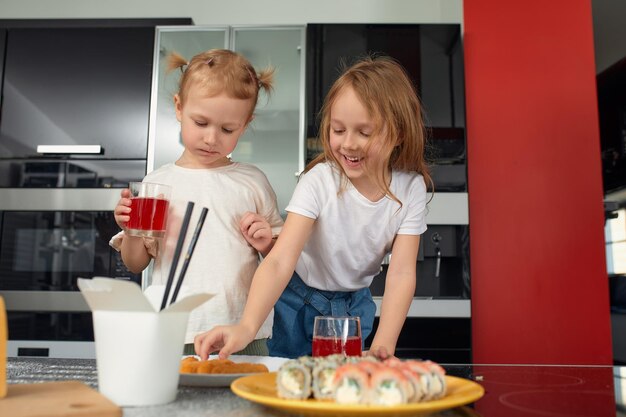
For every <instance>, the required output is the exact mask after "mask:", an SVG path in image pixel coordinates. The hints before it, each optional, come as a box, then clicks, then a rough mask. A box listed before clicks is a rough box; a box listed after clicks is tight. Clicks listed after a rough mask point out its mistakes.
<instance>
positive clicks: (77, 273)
mask: <svg viewBox="0 0 626 417" xmlns="http://www.w3.org/2000/svg"><path fill="white" fill-rule="evenodd" d="M192 23H193V22H192V21H191V19H187V18H183V19H178V18H174V19H169V18H168V19H77V20H73V19H63V20H0V52H3V53H1V54H0V68H1V69H2V70H0V81H1V82H0V91H1V93H2V95H1V97H2V102H1V108H0V295H2V296H3V297H4V299H5V301H6V304H7V313H8V321H9V337H10V341H9V346H8V348H9V355H10V356H23V355H26V356H56V357H93V355H94V348H93V329H92V325H91V313H90V310H89V308H88V306H87V305H86V303H85V301H84V299H83V297H82V295H81V294H80V292H79V290H78V288H77V286H76V280H77V278H79V277H81V278H90V277H93V276H106V277H114V278H118V279H125V280H132V281H135V282H137V283H140V281H141V277H140V276H139V275H135V274H131V273H129V271H128V270H126V268H125V267H124V265H123V263H122V261H121V258H120V256H119V254H118V253H117V252H116V251H114V250H113V249H112V248H111V247H109V245H108V242H109V239H110V238H111V236H112V235H114V234H115V233H117V232H118V227H117V225H116V224H115V221H114V218H113V208H114V207H115V204H116V202H117V200H118V199H119V191H120V188H124V187H127V186H128V182H129V181H135V180H141V179H142V178H143V177H144V176H145V174H146V169H147V154H148V133H149V132H148V127H149V116H150V100H151V89H152V65H153V56H154V41H155V27H156V26H157V25H190V24H192Z"/></svg>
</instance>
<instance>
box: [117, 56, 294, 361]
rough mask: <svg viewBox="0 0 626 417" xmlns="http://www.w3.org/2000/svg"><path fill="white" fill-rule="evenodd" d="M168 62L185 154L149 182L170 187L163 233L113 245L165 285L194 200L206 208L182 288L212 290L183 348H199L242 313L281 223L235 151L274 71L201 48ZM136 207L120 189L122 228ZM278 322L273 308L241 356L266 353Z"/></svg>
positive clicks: (260, 178)
mask: <svg viewBox="0 0 626 417" xmlns="http://www.w3.org/2000/svg"><path fill="white" fill-rule="evenodd" d="M168 59H169V60H168V62H169V69H170V70H175V69H180V70H181V72H182V74H181V78H180V83H179V89H178V92H177V93H176V94H175V96H174V107H175V111H176V118H177V119H178V121H179V122H180V129H181V130H180V132H181V134H180V136H181V138H182V143H183V145H184V151H183V153H182V155H180V157H179V158H178V159H177V160H176V162H173V163H169V164H166V165H164V166H162V167H160V168H158V169H156V170H155V171H152V172H150V173H149V174H148V175H147V176H146V177H145V178H144V180H143V181H144V182H154V183H160V184H166V185H169V186H171V187H172V195H171V198H170V211H169V213H168V221H167V222H168V223H167V230H166V235H165V237H164V238H163V239H162V240H156V239H148V238H142V237H134V236H130V235H129V234H124V232H121V233H120V234H118V235H117V236H116V237H114V238H113V239H112V244H113V245H114V247H115V246H116V247H118V248H119V249H120V250H121V254H122V260H123V261H124V264H125V265H126V266H127V268H128V269H129V270H130V271H132V272H134V273H139V272H140V271H143V270H144V269H145V268H146V267H147V266H148V264H149V263H150V261H151V259H153V258H154V259H155V264H154V269H153V273H152V285H165V283H166V281H167V277H168V272H169V270H170V266H171V264H172V258H173V253H174V248H175V246H176V241H177V238H178V232H179V230H180V223H181V222H182V218H183V217H184V213H185V208H186V205H187V202H189V201H193V202H194V203H196V205H198V206H201V207H207V208H208V209H209V214H208V216H207V217H206V221H205V224H204V227H203V229H202V232H201V234H200V236H199V238H198V241H197V244H196V248H195V252H194V257H193V259H192V261H191V262H190V264H189V267H188V270H187V273H186V275H185V281H184V285H183V288H182V291H181V298H182V293H184V295H188V294H193V293H196V292H208V293H213V294H215V296H214V297H213V298H212V299H211V300H210V301H208V302H207V303H205V304H203V305H201V306H200V307H198V308H196V309H194V310H193V311H192V313H191V315H190V318H189V323H188V325H187V335H186V339H185V343H186V345H185V353H186V354H192V353H193V350H194V349H193V344H192V342H193V338H194V336H195V335H196V334H197V333H198V332H199V331H201V330H203V329H206V328H207V327H211V326H213V325H217V324H220V323H236V322H237V321H238V320H239V319H240V318H241V316H242V313H243V307H244V305H245V303H246V299H247V294H248V291H249V289H250V285H251V282H252V277H253V275H254V272H255V271H256V268H257V266H258V262H259V254H262V255H267V253H268V252H269V250H270V249H271V248H272V246H273V245H274V242H275V237H276V235H277V234H278V233H279V231H280V229H281V227H282V225H283V221H282V218H281V217H280V214H279V212H278V208H277V203H276V195H275V193H274V191H273V190H272V187H271V186H270V184H269V182H268V180H267V178H266V176H265V175H264V174H263V173H262V172H261V171H260V170H259V169H258V168H256V167H255V166H253V165H250V164H246V163H240V162H236V161H233V160H231V159H230V157H229V155H230V154H231V152H232V151H233V150H234V149H235V147H236V146H237V142H238V140H239V138H240V137H241V135H242V134H243V133H244V132H245V130H246V128H247V127H248V125H249V124H250V122H251V121H252V119H253V117H254V116H253V113H254V109H255V107H256V104H257V100H258V96H259V90H260V89H261V88H262V89H264V90H265V91H266V92H268V93H269V92H270V90H271V87H272V76H273V71H272V69H271V68H270V69H266V70H263V71H260V72H257V71H256V70H255V69H254V67H253V66H252V65H251V64H250V62H249V61H248V60H247V59H246V58H244V57H243V56H242V55H240V54H238V53H235V52H232V51H229V50H223V49H213V50H209V51H206V52H203V53H200V54H198V55H196V56H194V57H193V58H192V59H191V61H189V62H187V61H186V60H185V59H184V58H183V57H181V56H180V55H177V54H171V55H170V56H169V57H168ZM177 139H178V138H172V140H177ZM130 203H131V201H130V191H129V190H128V189H124V190H122V192H121V198H120V200H119V202H118V204H117V206H116V207H115V211H114V213H115V220H116V222H117V224H118V225H119V226H120V227H121V228H122V229H123V228H124V227H125V226H126V223H127V222H128V220H129V213H130V211H131V209H130ZM199 212H200V211H199V210H195V211H194V214H193V215H192V218H191V221H190V224H196V223H197V218H198V217H199ZM187 238H188V239H190V236H188V237H187ZM179 267H180V265H179ZM148 290H149V289H148ZM271 328H272V315H271V314H269V312H268V314H266V316H265V318H264V320H262V321H261V322H260V323H259V327H258V328H257V330H256V331H255V334H254V335H252V337H251V338H250V340H248V341H247V342H246V343H245V344H244V345H242V346H240V348H239V349H238V350H241V352H240V353H242V354H249V355H267V346H266V339H267V338H268V337H269V336H270V334H271Z"/></svg>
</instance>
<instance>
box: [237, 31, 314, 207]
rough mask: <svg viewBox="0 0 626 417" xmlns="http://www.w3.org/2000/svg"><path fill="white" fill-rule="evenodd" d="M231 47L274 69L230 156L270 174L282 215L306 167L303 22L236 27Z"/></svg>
mask: <svg viewBox="0 0 626 417" xmlns="http://www.w3.org/2000/svg"><path fill="white" fill-rule="evenodd" d="M231 42H232V44H231V46H232V48H233V49H234V50H235V51H237V52H239V53H241V54H242V55H244V56H245V57H246V58H248V59H249V60H250V62H251V63H252V65H253V66H254V67H255V68H256V69H257V71H259V70H261V69H263V68H265V67H267V66H268V65H271V66H272V67H274V69H275V71H276V72H275V75H274V91H273V92H272V94H271V95H270V96H269V97H267V96H266V95H265V94H264V93H262V94H261V96H260V97H259V102H258V104H257V109H256V112H255V119H254V120H253V121H252V123H251V125H250V127H249V128H248V131H247V132H246V133H245V135H244V136H242V137H241V139H239V144H238V145H237V148H235V151H234V152H233V154H232V156H233V159H234V160H235V161H240V162H249V163H252V164H254V165H256V166H257V167H259V168H260V169H261V170H262V171H263V172H264V173H265V175H267V177H268V179H269V181H270V183H271V184H272V186H273V188H274V190H275V191H276V195H277V197H278V207H279V210H280V212H281V214H282V215H283V216H285V215H286V213H285V207H286V206H287V204H288V203H289V200H290V199H291V195H292V194H293V190H294V188H295V186H296V182H297V174H298V173H299V172H301V171H302V170H303V169H304V153H305V150H304V139H303V138H304V105H303V103H304V64H305V56H304V49H305V48H304V45H305V43H304V42H305V30H304V27H234V28H232V30H231Z"/></svg>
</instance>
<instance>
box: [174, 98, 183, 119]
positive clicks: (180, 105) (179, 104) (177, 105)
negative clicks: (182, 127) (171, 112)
mask: <svg viewBox="0 0 626 417" xmlns="http://www.w3.org/2000/svg"><path fill="white" fill-rule="evenodd" d="M174 109H176V119H177V120H178V121H179V122H180V121H182V119H183V103H182V102H181V101H180V96H179V95H178V94H176V95H175V96H174Z"/></svg>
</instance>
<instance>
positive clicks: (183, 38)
mask: <svg viewBox="0 0 626 417" xmlns="http://www.w3.org/2000/svg"><path fill="white" fill-rule="evenodd" d="M156 39H157V42H156V45H155V54H154V61H155V62H154V74H153V80H152V100H151V110H150V141H149V145H148V171H152V170H154V169H156V168H159V167H160V166H162V165H164V164H167V163H169V162H174V161H175V160H176V159H178V157H179V156H180V155H181V154H182V153H183V145H182V142H181V140H180V124H179V123H178V120H176V113H175V111H174V95H175V94H176V93H177V92H178V82H179V80H180V71H172V72H169V73H168V72H167V57H168V55H169V54H170V53H171V52H176V53H178V54H179V55H181V56H182V57H183V58H185V59H187V60H190V59H191V58H192V57H193V56H194V55H196V54H198V53H200V52H203V51H206V50H208V49H213V48H227V47H228V28H227V27H202V26H158V27H157V29H156Z"/></svg>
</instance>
